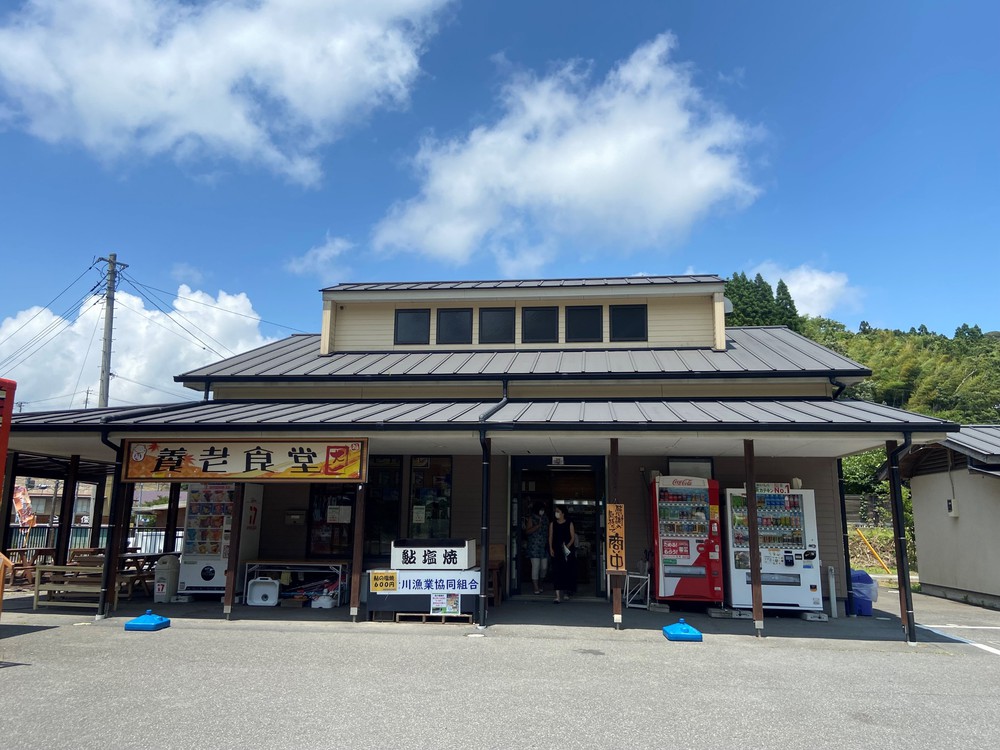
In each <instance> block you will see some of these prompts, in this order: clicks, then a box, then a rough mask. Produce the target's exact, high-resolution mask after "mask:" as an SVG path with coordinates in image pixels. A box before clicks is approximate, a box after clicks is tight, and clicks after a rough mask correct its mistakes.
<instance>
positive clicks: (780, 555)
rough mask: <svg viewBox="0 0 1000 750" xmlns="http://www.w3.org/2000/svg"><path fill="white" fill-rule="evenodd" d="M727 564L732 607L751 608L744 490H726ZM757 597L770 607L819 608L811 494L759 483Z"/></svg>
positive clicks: (813, 509)
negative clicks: (759, 567) (759, 587)
mask: <svg viewBox="0 0 1000 750" xmlns="http://www.w3.org/2000/svg"><path fill="white" fill-rule="evenodd" d="M726 507H727V519H726V520H727V521H728V523H727V524H726V526H727V532H726V541H727V543H728V544H727V554H726V559H727V565H728V568H729V570H728V574H729V575H728V577H729V598H730V605H731V606H732V607H733V608H736V609H740V608H749V607H752V606H753V598H752V592H751V588H750V528H749V516H748V508H747V498H746V490H744V489H736V490H726ZM757 534H758V539H759V543H760V558H761V574H760V575H761V594H762V599H763V602H764V606H765V607H766V608H768V609H798V610H821V609H823V592H822V589H821V586H820V560H819V545H818V543H817V534H816V501H815V496H814V494H813V491H812V490H798V489H791V488H790V486H789V485H787V484H781V483H775V484H758V485H757Z"/></svg>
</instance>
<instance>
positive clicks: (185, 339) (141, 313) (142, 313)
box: [118, 298, 232, 357]
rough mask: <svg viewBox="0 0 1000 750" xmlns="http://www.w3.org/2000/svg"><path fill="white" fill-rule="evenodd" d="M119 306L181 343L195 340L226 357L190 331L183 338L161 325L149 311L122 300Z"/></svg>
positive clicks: (214, 352) (216, 353) (119, 300)
mask: <svg viewBox="0 0 1000 750" xmlns="http://www.w3.org/2000/svg"><path fill="white" fill-rule="evenodd" d="M118 304H119V305H120V306H121V307H124V308H125V309H126V310H129V311H130V312H134V313H135V314H136V315H139V316H141V317H143V318H145V319H146V320H148V321H149V322H150V323H152V324H153V325H155V326H157V327H158V328H162V329H163V330H164V331H166V332H167V333H169V334H170V335H171V336H176V337H177V338H179V339H180V340H181V341H183V342H185V343H191V338H194V341H195V343H197V344H198V345H200V346H201V347H202V348H203V349H207V350H208V351H210V352H212V354H215V355H216V356H219V357H224V356H226V355H225V354H221V353H220V352H218V351H216V350H215V349H213V348H212V347H211V346H209V345H208V344H206V343H205V342H204V341H202V340H201V339H199V338H198V337H197V336H194V335H193V334H192V333H190V332H189V331H184V332H185V333H187V334H188V335H187V336H182V335H181V334H179V333H178V332H177V331H175V330H173V329H172V328H169V327H168V326H165V325H163V323H161V322H160V321H158V320H157V319H156V318H154V317H153V316H151V315H150V314H149V311H148V310H140V309H137V308H135V307H132V306H131V305H128V304H126V303H125V302H123V301H122V300H121V298H119V299H118ZM150 304H152V303H150ZM157 310H159V308H157ZM159 312H163V313H164V314H165V315H167V317H170V316H169V313H166V312H164V311H163V310H159ZM175 322H176V321H175ZM179 327H180V328H181V330H184V328H183V326H179ZM230 353H232V352H230Z"/></svg>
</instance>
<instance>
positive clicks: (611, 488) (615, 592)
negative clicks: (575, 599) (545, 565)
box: [598, 438, 624, 630]
mask: <svg viewBox="0 0 1000 750" xmlns="http://www.w3.org/2000/svg"><path fill="white" fill-rule="evenodd" d="M618 476H619V472H618V438H611V451H610V455H609V456H608V498H609V500H608V502H610V503H617V502H618ZM604 512H605V513H607V503H605V505H604ZM604 528H605V529H607V519H606V518H605V527H604ZM605 544H607V541H606V540H605ZM604 557H605V560H606V559H607V557H606V554H605V556H604ZM598 564H600V563H598ZM623 578H624V576H622V574H621V573H618V572H614V573H611V574H610V584H611V620H612V622H613V623H614V626H615V630H621V627H622V580H623Z"/></svg>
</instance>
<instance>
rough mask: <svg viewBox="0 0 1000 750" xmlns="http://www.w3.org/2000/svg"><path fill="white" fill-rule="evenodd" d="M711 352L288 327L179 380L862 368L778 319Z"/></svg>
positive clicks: (843, 372) (739, 332) (850, 373)
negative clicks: (464, 345)
mask: <svg viewBox="0 0 1000 750" xmlns="http://www.w3.org/2000/svg"><path fill="white" fill-rule="evenodd" d="M727 333H728V346H727V348H726V350H725V351H721V352H717V351H713V350H711V349H708V348H687V349H648V348H647V349H548V350H518V351H513V350H503V351H495V350H485V351H484V350H481V349H469V350H462V351H435V350H428V351H419V352H414V351H378V352H338V353H335V354H331V355H327V356H323V355H320V353H319V336H317V335H296V336H291V337H289V338H287V339H283V340H281V341H276V342H274V343H272V344H268V345H266V346H263V347H260V348H258V349H254V350H253V351H250V352H245V353H243V354H239V355H237V356H235V357H230V358H229V359H226V360H223V361H221V362H216V363H215V364H212V365H207V366H206V367H202V368H199V369H197V370H192V371H190V372H187V373H185V374H183V375H180V376H178V377H177V378H175V379H176V380H178V381H180V382H188V383H200V382H205V381H212V382H219V381H225V380H236V381H244V382H246V381H254V380H260V381H267V380H317V379H324V378H333V379H353V378H358V379H398V380H405V379H407V378H423V379H428V378H463V379H464V378H486V377H490V378H497V377H505V376H507V377H525V378H532V377H563V376H573V375H581V376H583V375H587V376H608V377H611V376H617V375H626V376H632V377H685V378H687V377H694V378H697V377H716V376H718V375H720V374H724V375H733V376H761V377H767V376H771V375H784V376H788V375H797V374H802V375H810V376H813V377H815V376H826V375H839V376H842V377H864V376H865V375H868V374H870V371H869V370H868V368H866V367H864V366H863V365H860V364H858V363H857V362H854V361H852V360H850V359H847V358H846V357H843V356H841V355H839V354H837V353H836V352H833V351H831V350H829V349H826V348H825V347H822V346H820V345H819V344H817V343H815V342H813V341H810V340H809V339H807V338H805V337H803V336H800V335H799V334H797V333H794V332H792V331H790V330H788V329H787V328H784V327H781V326H773V327H762V328H731V329H729V330H728V332H727Z"/></svg>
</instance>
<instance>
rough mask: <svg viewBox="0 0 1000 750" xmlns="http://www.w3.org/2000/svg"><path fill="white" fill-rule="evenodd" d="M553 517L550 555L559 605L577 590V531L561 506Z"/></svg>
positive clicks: (550, 532)
mask: <svg viewBox="0 0 1000 750" xmlns="http://www.w3.org/2000/svg"><path fill="white" fill-rule="evenodd" d="M553 516H554V518H555V520H553V521H552V523H550V524H549V554H550V555H552V585H553V587H554V588H555V592H556V598H555V603H556V604H558V603H559V602H560V600H561V599H569V593H570V592H571V591H574V590H575V589H576V529H575V528H574V527H573V522H572V521H570V520H569V516H567V515H566V509H565V508H563V507H562V506H561V505H557V506H556V507H555V508H554V510H553Z"/></svg>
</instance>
